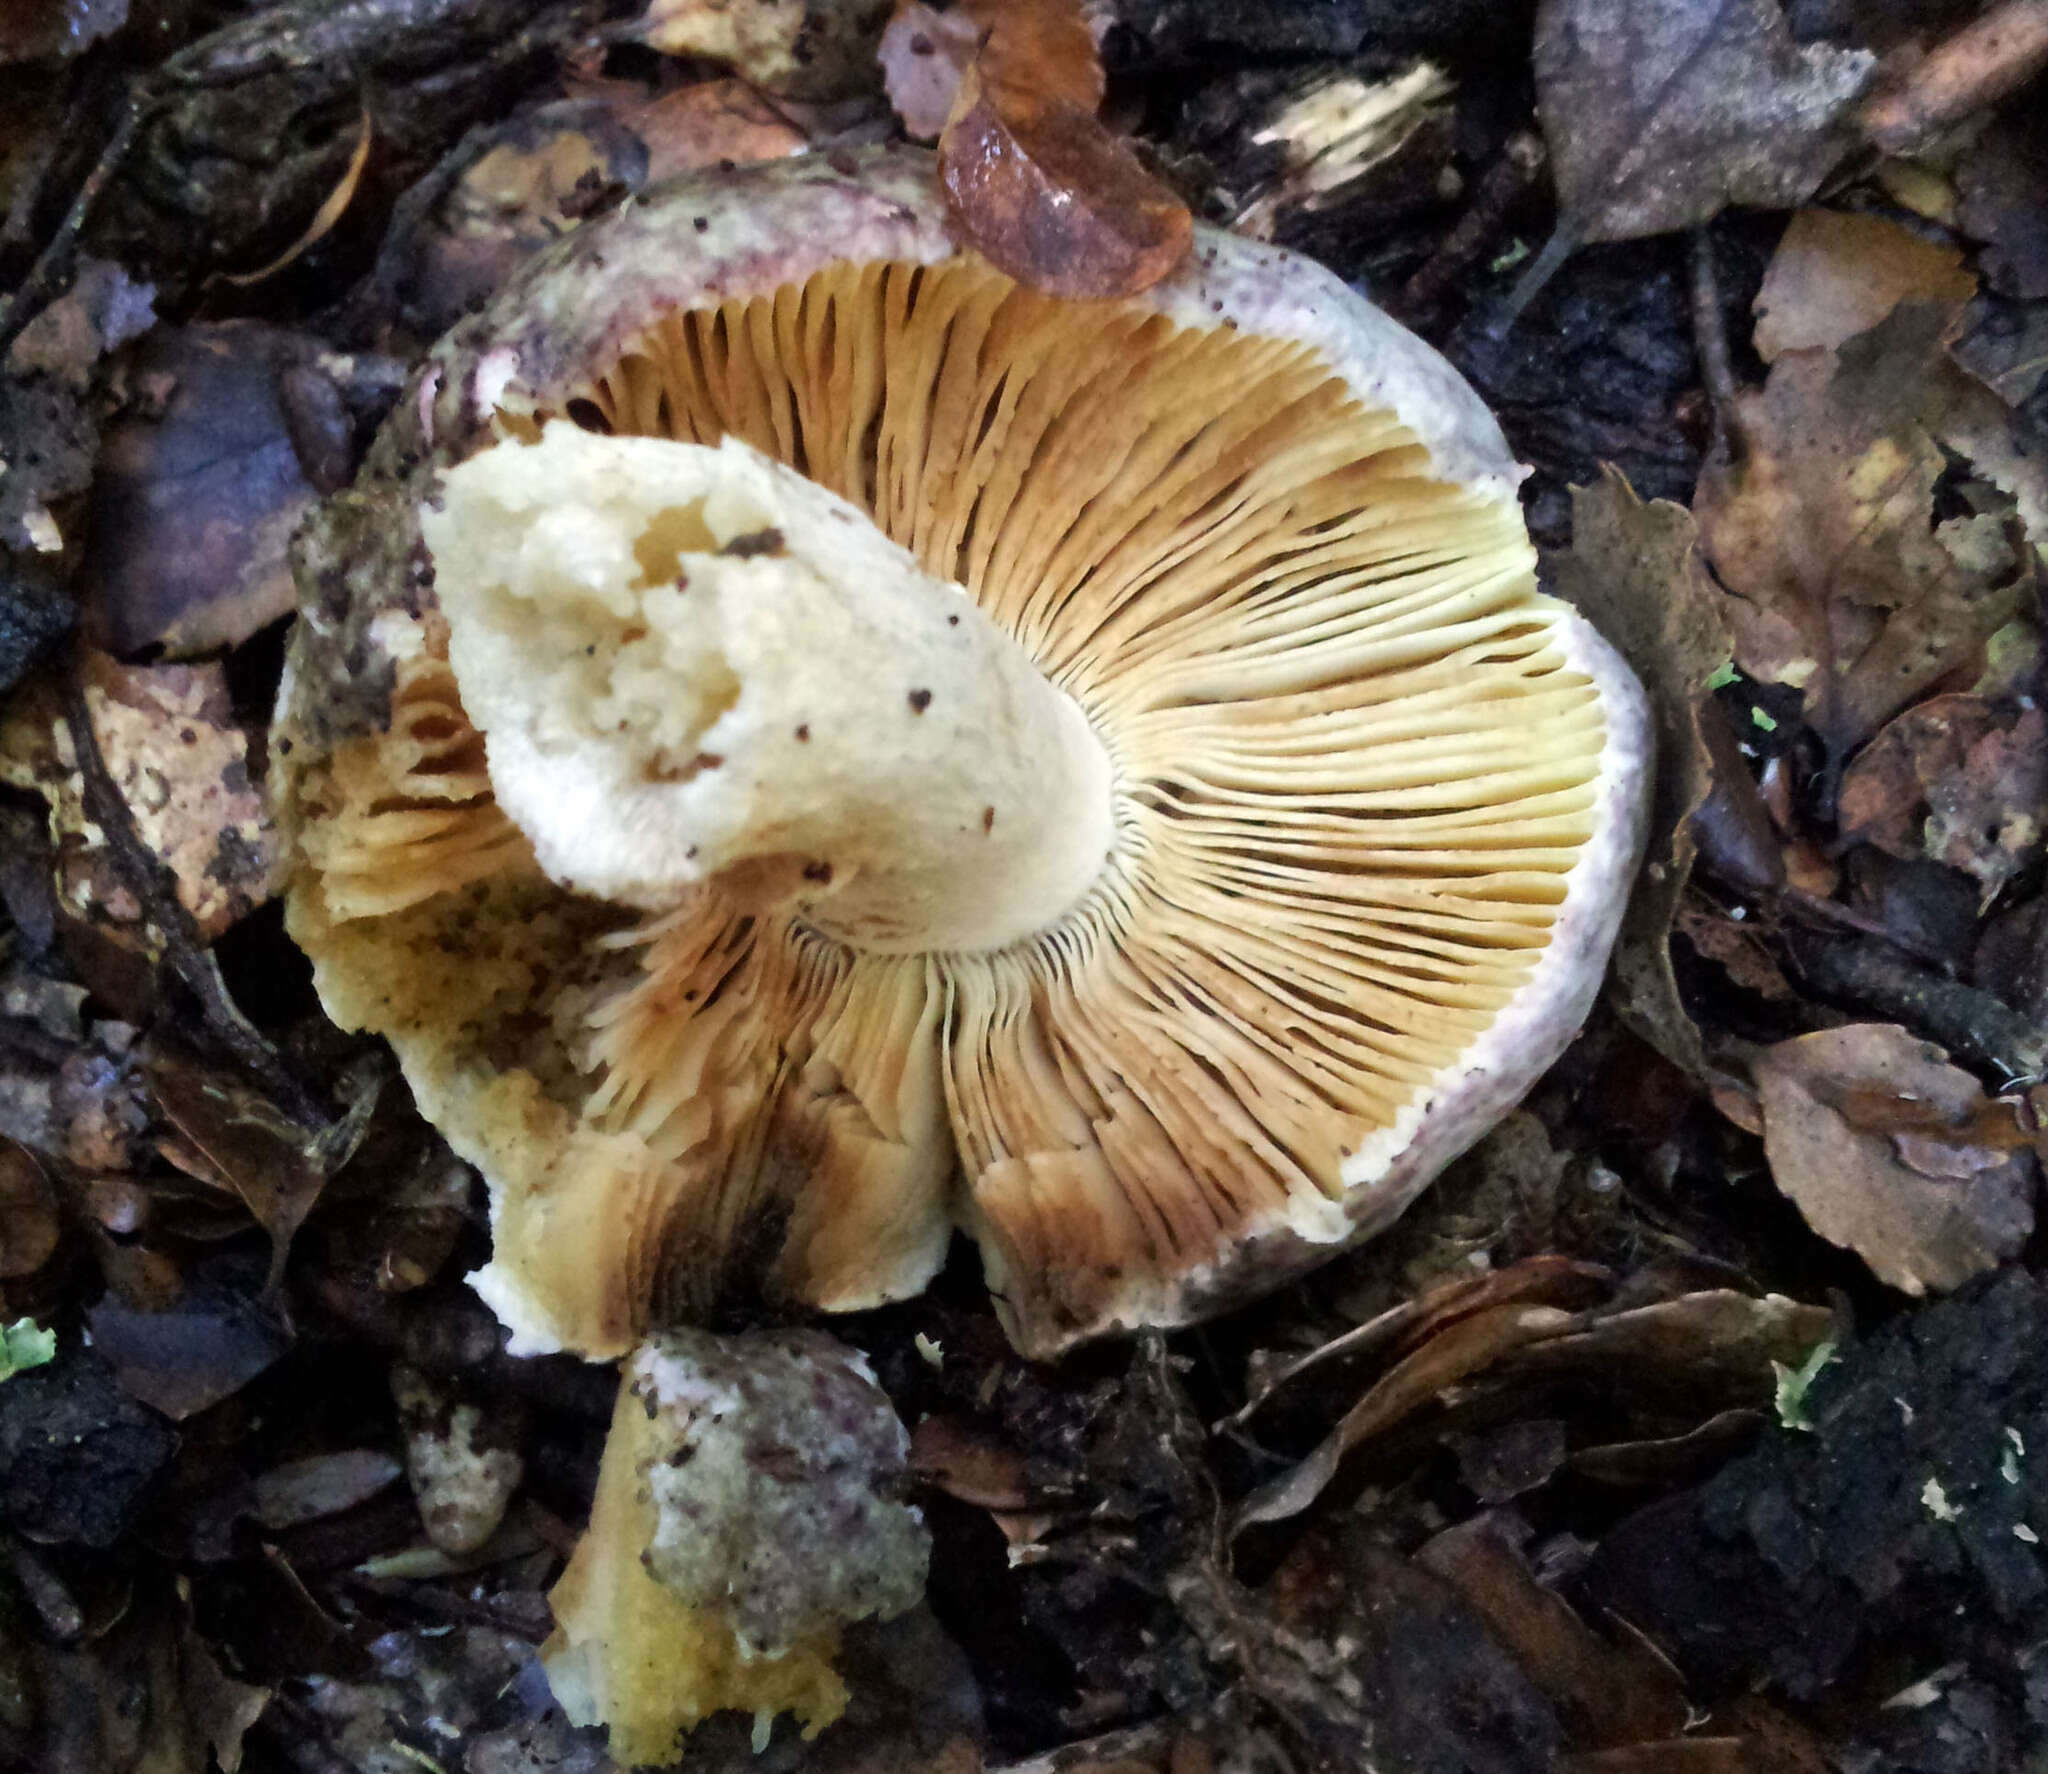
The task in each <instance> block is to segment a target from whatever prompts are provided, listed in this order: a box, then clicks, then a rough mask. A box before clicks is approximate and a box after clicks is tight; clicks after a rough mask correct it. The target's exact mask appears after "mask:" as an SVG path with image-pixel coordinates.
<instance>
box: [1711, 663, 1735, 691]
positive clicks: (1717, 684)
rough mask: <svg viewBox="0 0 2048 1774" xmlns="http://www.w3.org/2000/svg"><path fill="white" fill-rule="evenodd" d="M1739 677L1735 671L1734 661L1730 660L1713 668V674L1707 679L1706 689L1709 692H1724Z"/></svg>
mask: <svg viewBox="0 0 2048 1774" xmlns="http://www.w3.org/2000/svg"><path fill="white" fill-rule="evenodd" d="M1741 676H1742V673H1741V672H1739V671H1737V670H1736V669H1735V661H1734V660H1732V659H1730V660H1728V661H1726V662H1725V663H1723V664H1721V665H1717V666H1715V667H1714V670H1713V674H1712V675H1711V676H1710V677H1709V678H1708V679H1707V683H1706V687H1707V688H1708V689H1709V690H1725V689H1727V688H1728V686H1729V685H1730V684H1732V683H1734V682H1735V680H1736V679H1737V678H1739V677H1741Z"/></svg>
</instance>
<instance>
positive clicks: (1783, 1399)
mask: <svg viewBox="0 0 2048 1774" xmlns="http://www.w3.org/2000/svg"><path fill="white" fill-rule="evenodd" d="M1834 1358H1835V1340H1834V1338H1832V1337H1829V1338H1827V1339H1826V1340H1825V1341H1823V1342H1819V1343H1816V1344H1814V1346H1813V1353H1812V1354H1810V1355H1808V1356H1807V1358H1806V1359H1805V1360H1804V1361H1802V1362H1801V1363H1800V1364H1799V1365H1798V1366H1797V1367H1787V1366H1786V1365H1785V1364H1784V1363H1783V1362H1782V1361H1774V1362H1772V1363H1771V1372H1772V1373H1774V1374H1776V1375H1777V1376H1778V1388H1777V1398H1776V1403H1777V1407H1778V1421H1779V1422H1780V1423H1781V1424H1783V1425H1784V1426H1785V1427H1786V1428H1787V1429H1802V1430H1804V1431H1805V1432H1806V1433H1807V1434H1809V1435H1811V1434H1812V1433H1813V1419H1812V1418H1811V1417H1809V1416H1808V1415H1807V1414H1806V1394H1807V1389H1808V1388H1809V1387H1811V1386H1812V1384H1813V1383H1814V1381H1815V1380H1817V1379H1819V1378H1820V1372H1821V1369H1822V1368H1824V1367H1826V1366H1827V1365H1828V1363H1829V1362H1831V1361H1833V1360H1834Z"/></svg>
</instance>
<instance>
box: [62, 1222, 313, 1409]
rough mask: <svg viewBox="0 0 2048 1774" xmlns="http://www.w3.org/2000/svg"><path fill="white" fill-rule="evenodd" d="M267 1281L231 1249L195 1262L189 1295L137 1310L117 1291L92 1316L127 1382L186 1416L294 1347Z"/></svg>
mask: <svg viewBox="0 0 2048 1774" xmlns="http://www.w3.org/2000/svg"><path fill="white" fill-rule="evenodd" d="M261 1288H262V1274H261V1271H260V1269H259V1268H257V1267H256V1266H255V1265H253V1264H251V1263H248V1262H246V1261H244V1260H243V1259H242V1258H241V1256H240V1255H239V1254H238V1253H233V1252H229V1253H224V1254H222V1255H220V1256H215V1257H210V1258H207V1259H204V1260H202V1261H201V1262H199V1263H196V1264H194V1265H193V1268H192V1273H191V1276H190V1278H189V1281H188V1284H187V1286H186V1288H185V1291H184V1294H183V1295H182V1297H181V1298H179V1299H178V1301H177V1302H176V1303H175V1304H173V1305H171V1306H168V1307H166V1308H165V1309H163V1310H161V1311H146V1312H144V1311H136V1310H134V1309H133V1308H132V1307H130V1306H128V1305H127V1304H125V1303H124V1302H122V1301H121V1300H118V1299H116V1298H115V1297H114V1296H113V1294H111V1293H109V1294H108V1295H107V1296H106V1297H105V1298H103V1299H102V1300H101V1301H100V1303H99V1304H98V1305H96V1306H93V1307H91V1308H89V1309H88V1310H87V1312H86V1315H85V1317H86V1323H87V1324H88V1325H89V1326H91V1328H92V1340H93V1347H94V1348H95V1349H97V1350H98V1351H99V1353H100V1354H101V1355H102V1356H103V1357H105V1359H106V1360H108V1361H109V1362H111V1363H112V1364H113V1367H114V1372H115V1376H116V1378H118V1379H119V1381H120V1383H121V1389H122V1390H123V1391H124V1392H126V1393H128V1394H129V1395H130V1396H131V1397H133V1398H139V1399H140V1400H141V1401H142V1402H143V1403H144V1404H146V1405H148V1406H150V1407H151V1408H152V1409H153V1410H158V1411H161V1412H162V1413H163V1414H164V1415H165V1416H167V1417H170V1418H172V1419H173V1420H174V1421H178V1422H182V1421H184V1419H186V1418H187V1417H192V1416H196V1415H198V1413H199V1412H201V1411H203V1410H205V1409H206V1408H207V1407H208V1406H209V1405H215V1404H218V1403H219V1402H220V1401H221V1400H222V1399H223V1398H228V1397H231V1396H232V1395H233V1394H235V1393H237V1392H239V1391H240V1390H241V1389H242V1388H243V1387H244V1386H246V1385H247V1384H248V1383H249V1382H250V1381H251V1380H253V1379H255V1377H256V1376H257V1375H258V1374H260V1373H262V1372H264V1370H265V1369H267V1368H269V1367H271V1366H272V1365H273V1364H274V1363H276V1362H277V1361H279V1360H280V1359H281V1358H282V1357H283V1356H284V1354H285V1352H286V1351H287V1350H288V1349H290V1347H291V1346H292V1333H291V1330H290V1328H289V1327H288V1326H287V1325H286V1323H285V1322H284V1320H283V1318H282V1317H280V1315H279V1313H278V1311H277V1309H276V1308H275V1307H274V1306H271V1305H268V1304H266V1303H265V1302H264V1300H263V1299H262V1298H261V1297H260V1296H261Z"/></svg>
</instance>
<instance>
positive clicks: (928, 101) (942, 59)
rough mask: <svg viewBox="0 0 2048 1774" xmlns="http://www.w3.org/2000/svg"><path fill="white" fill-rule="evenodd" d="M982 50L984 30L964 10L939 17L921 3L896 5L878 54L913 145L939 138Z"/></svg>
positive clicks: (885, 83) (891, 100)
mask: <svg viewBox="0 0 2048 1774" xmlns="http://www.w3.org/2000/svg"><path fill="white" fill-rule="evenodd" d="M980 47H981V26H980V25H979V24H977V23H976V22H975V19H974V16H973V14H972V13H970V12H969V11H968V9H967V8H966V7H964V6H956V7H954V8H952V9H951V10H950V11H948V12H940V11H938V10H936V9H935V8H933V7H930V6H926V5H925V4H924V3H923V0H898V5H897V7H896V10H895V12H894V13H892V14H891V15H890V18H889V23H888V26H887V28H886V29H884V31H883V32H882V42H881V47H880V48H879V49H878V50H877V51H876V55H877V56H878V58H879V59H880V61H881V64H882V85H883V87H884V89H885V90H886V91H887V92H888V94H889V103H890V104H891V105H892V106H893V107H894V108H895V111H896V116H897V118H898V119H899V120H900V121H901V123H902V125H903V133H904V134H905V135H907V136H909V137H910V138H911V140H912V141H917V142H930V141H936V140H937V139H938V135H939V132H940V131H941V130H942V129H944V128H945V127H946V119H947V118H948V117H949V116H951V115H952V111H953V95H954V94H955V93H956V92H958V91H959V89H960V78H961V76H962V75H963V74H965V73H966V72H967V67H968V64H969V63H970V62H972V61H973V60H974V56H975V52H976V51H977V50H978V49H979V48H980Z"/></svg>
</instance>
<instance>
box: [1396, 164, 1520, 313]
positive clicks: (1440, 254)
mask: <svg viewBox="0 0 2048 1774" xmlns="http://www.w3.org/2000/svg"><path fill="white" fill-rule="evenodd" d="M1546 157H1547V150H1546V149H1545V148H1544V146H1543V138H1542V137H1541V136H1539V135H1538V134H1537V133H1536V132H1535V131H1534V130H1532V129H1518V130H1517V131H1515V133H1514V134H1513V135H1511V136H1509V137H1508V140H1507V146H1506V147H1505V148H1504V149H1503V150H1502V151H1501V156H1500V158H1499V159H1498V160H1496V161H1495V162H1494V163H1493V164H1492V165H1491V166H1489V167H1488V168H1487V169H1486V176H1485V177H1484V178H1482V179H1481V180H1480V181H1479V189H1478V190H1477V191H1476V192H1474V193H1473V196H1472V201H1471V203H1470V204H1468V205H1467V206H1466V209H1465V213H1464V214H1463V215H1461V216H1460V217H1459V218H1458V219H1457V221H1456V222H1454V223H1453V224H1452V225H1451V231H1450V232H1449V233H1448V234H1446V235H1445V236H1444V237H1443V239H1442V240H1440V241H1438V242H1437V246H1436V250H1435V251H1434V252H1433V253H1431V254H1430V255H1429V257H1428V258H1427V259H1425V260H1424V261H1423V262H1422V264H1421V266H1420V268H1418V269H1417V271H1416V272H1415V275H1414V276H1412V277H1410V278H1409V279H1408V281H1407V282H1406V283H1405V284H1403V285H1402V286H1401V293H1400V295H1399V296H1398V297H1397V298H1396V299H1395V300H1396V306H1397V307H1398V308H1399V309H1400V310H1401V311H1402V312H1403V313H1404V314H1415V313H1419V312H1420V311H1421V310H1423V309H1425V308H1428V307H1430V306H1431V305H1432V304H1433V303H1435V301H1436V300H1437V298H1438V297H1439V296H1441V295H1442V294H1443V293H1444V291H1445V290H1447V289H1449V288H1450V286H1451V284H1452V283H1453V282H1454V281H1455V280H1456V279H1457V278H1459V277H1460V276H1462V275H1463V274H1464V273H1465V272H1466V271H1467V270H1468V269H1470V267H1471V266H1472V264H1473V262H1474V261H1475V260H1476V259H1477V258H1478V257H1479V255H1480V254H1481V253H1483V252H1484V251H1485V250H1486V249H1487V247H1488V246H1489V245H1490V244H1491V243H1492V241H1493V238H1494V236H1495V235H1497V234H1498V233H1499V232H1500V229H1501V224H1502V223H1503V222H1505V221H1506V220H1507V217H1508V211H1509V210H1511V209H1513V208H1514V206H1515V204H1516V203H1517V202H1519V201H1520V200H1521V198H1522V196H1523V195H1524V194H1525V193H1526V192H1527V191H1528V190H1529V189H1530V188H1531V187H1532V186H1533V185H1534V184H1535V183H1536V178H1537V175H1538V174H1539V173H1541V172H1542V170H1543V162H1544V160H1545V158H1546Z"/></svg>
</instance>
